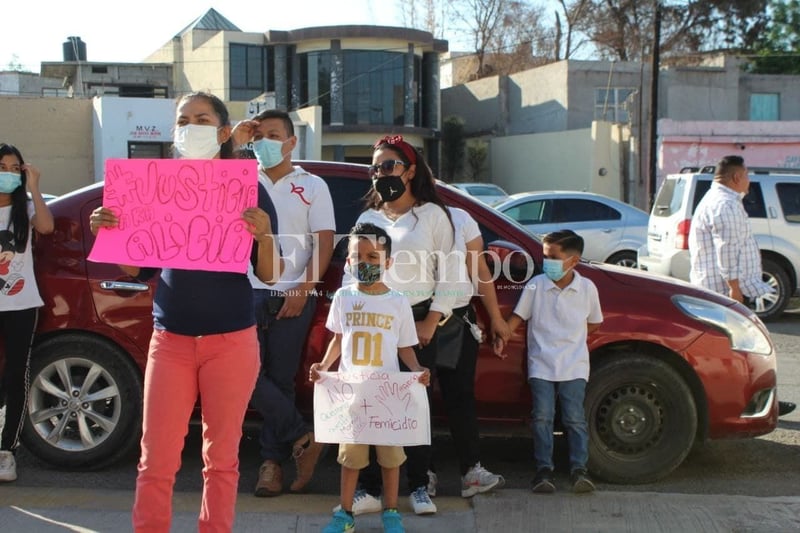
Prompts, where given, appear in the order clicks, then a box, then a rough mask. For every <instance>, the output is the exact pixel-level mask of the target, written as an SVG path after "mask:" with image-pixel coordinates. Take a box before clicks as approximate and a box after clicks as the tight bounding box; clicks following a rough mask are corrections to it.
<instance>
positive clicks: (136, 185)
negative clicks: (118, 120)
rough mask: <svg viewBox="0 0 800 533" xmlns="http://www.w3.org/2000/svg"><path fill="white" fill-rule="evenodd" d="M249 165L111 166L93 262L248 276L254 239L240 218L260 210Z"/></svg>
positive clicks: (129, 162) (143, 162) (163, 162)
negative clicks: (115, 221) (105, 218)
mask: <svg viewBox="0 0 800 533" xmlns="http://www.w3.org/2000/svg"><path fill="white" fill-rule="evenodd" d="M257 176H258V170H257V167H256V162H255V160H246V159H208V160H189V159H109V160H107V161H106V169H105V188H104V192H103V205H104V206H105V207H108V208H109V209H111V210H112V211H114V213H115V214H116V215H117V216H118V217H119V226H118V227H116V228H101V229H100V232H99V233H98V235H97V240H96V241H95V243H94V246H93V247H92V251H91V253H90V254H89V259H91V260H92V261H97V262H104V263H117V264H124V265H133V266H149V267H170V268H181V269H191V270H212V271H224V272H246V271H247V263H248V261H249V258H250V251H251V249H252V246H253V238H252V236H251V235H250V233H249V232H248V231H247V228H246V223H245V222H244V221H243V220H242V218H241V215H242V212H243V211H244V210H245V209H247V208H249V207H255V206H257V205H258V181H257V180H258V178H257Z"/></svg>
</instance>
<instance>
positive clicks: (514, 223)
mask: <svg viewBox="0 0 800 533" xmlns="http://www.w3.org/2000/svg"><path fill="white" fill-rule="evenodd" d="M494 213H496V214H498V215H500V216H501V217H503V218H504V219H505V220H506V222H507V223H508V224H511V225H512V226H514V227H515V228H517V229H520V230H522V231H524V232H525V233H527V234H528V235H532V236H533V238H534V239H536V241H537V242H539V243H540V244H541V242H542V236H541V235H540V234H538V233H534V232H532V231H531V230H529V229H528V228H526V227H525V226H523V225H522V224H520V223H519V222H517V221H516V220H514V219H513V218H511V217H510V216H508V215H507V214H506V213H503V212H502V211H494Z"/></svg>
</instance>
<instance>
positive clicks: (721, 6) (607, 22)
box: [575, 0, 769, 61]
mask: <svg viewBox="0 0 800 533" xmlns="http://www.w3.org/2000/svg"><path fill="white" fill-rule="evenodd" d="M768 1H769V0H647V1H642V0H589V4H590V5H589V6H588V9H586V10H585V11H583V12H582V14H581V17H580V18H579V19H577V20H576V21H575V27H576V29H578V30H580V31H582V32H584V33H585V34H586V35H587V36H589V38H590V39H591V41H592V42H593V43H594V45H595V46H596V48H597V50H598V52H599V54H600V55H601V56H602V57H605V58H613V59H618V60H621V61H635V60H642V59H644V58H646V57H648V56H649V55H650V54H651V53H652V51H651V48H652V28H653V18H654V14H655V6H656V5H657V4H660V6H661V7H660V9H661V19H662V21H661V35H662V39H661V51H662V53H665V54H668V53H673V54H685V53H692V52H699V51H703V50H709V49H712V48H719V47H726V48H731V47H738V48H747V47H749V46H751V45H752V44H753V43H754V42H755V39H756V38H757V36H758V34H759V32H760V31H762V30H763V28H764V26H765V24H766V20H767V14H766V6H767V2H768Z"/></svg>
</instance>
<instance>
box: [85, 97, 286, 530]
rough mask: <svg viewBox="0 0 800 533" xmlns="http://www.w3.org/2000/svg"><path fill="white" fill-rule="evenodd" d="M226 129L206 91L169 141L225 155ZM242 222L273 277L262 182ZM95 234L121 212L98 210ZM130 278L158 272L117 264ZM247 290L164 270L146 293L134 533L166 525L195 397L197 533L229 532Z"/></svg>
mask: <svg viewBox="0 0 800 533" xmlns="http://www.w3.org/2000/svg"><path fill="white" fill-rule="evenodd" d="M230 137H231V125H230V119H229V116H228V111H227V109H226V107H225V105H224V103H223V102H222V101H221V100H220V99H219V98H217V97H216V96H213V95H211V94H208V93H192V94H189V95H186V96H184V97H183V98H181V99H180V100H179V102H178V107H177V117H176V123H175V134H174V145H175V149H176V152H177V155H178V156H179V157H181V158H184V159H230V158H232V157H233V156H232V147H231V141H230ZM242 219H243V220H244V221H245V222H246V223H247V229H248V231H249V232H250V233H251V234H252V235H253V239H254V240H255V242H254V244H253V253H252V255H251V262H252V264H253V268H254V270H255V272H256V275H257V276H258V277H259V279H261V280H262V281H264V282H268V283H273V282H274V281H275V280H276V279H277V278H278V277H279V276H280V273H281V270H282V262H281V260H280V257H279V252H278V248H277V244H276V242H275V237H274V235H276V234H277V229H278V228H277V216H276V214H275V208H274V206H273V205H272V202H271V201H270V199H269V196H268V195H267V192H266V191H265V190H264V189H263V187H260V186H259V191H258V207H253V208H249V209H246V210H245V211H244V212H243V213H242ZM90 224H91V230H92V233H94V234H95V235H96V234H97V232H98V231H99V229H100V228H113V227H115V226H117V225H118V224H119V217H118V216H117V215H115V214H114V213H113V212H112V211H111V210H110V209H108V208H105V207H99V208H97V209H95V211H94V212H93V213H92V214H91V217H90ZM120 268H121V269H122V270H123V271H124V272H125V273H127V274H128V275H130V276H132V277H134V278H135V279H139V280H143V279H148V278H150V277H152V276H153V275H154V274H155V272H156V269H154V268H139V267H133V266H127V265H120ZM252 298H253V291H252V288H251V286H250V282H249V281H248V278H247V275H246V274H243V273H242V274H239V273H231V272H210V271H205V270H182V269H177V268H162V269H161V273H160V278H159V282H158V286H157V289H156V293H155V297H154V299H153V318H154V328H153V336H152V338H151V341H150V349H149V353H148V355H147V366H146V370H145V377H144V404H143V407H144V411H143V417H142V441H141V457H140V460H139V466H138V470H139V474H138V477H137V479H136V499H135V502H134V505H133V517H132V520H133V528H134V530H135V531H163V532H168V531H169V529H170V523H171V515H172V490H173V485H174V483H175V475H176V473H177V471H178V469H179V468H180V462H181V451H182V449H183V443H184V438H185V437H186V434H187V432H188V423H189V418H190V417H191V414H192V410H193V409H194V407H195V404H196V402H197V397H198V395H199V396H200V402H201V409H202V428H203V448H202V449H203V463H204V465H205V466H204V468H203V497H202V502H201V508H200V516H199V521H198V530H199V531H231V530H232V529H233V522H234V517H235V508H236V494H237V487H238V480H239V458H238V455H239V441H240V439H241V435H242V422H243V420H244V415H245V411H246V409H247V404H248V401H249V400H250V395H251V393H252V391H253V387H254V385H255V381H256V376H257V373H258V369H259V355H258V339H257V336H256V329H255V316H254V314H253V303H252Z"/></svg>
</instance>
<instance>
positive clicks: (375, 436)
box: [314, 370, 431, 446]
mask: <svg viewBox="0 0 800 533" xmlns="http://www.w3.org/2000/svg"><path fill="white" fill-rule="evenodd" d="M421 375H422V373H421V372H371V371H366V370H365V371H363V372H348V373H338V372H320V376H321V378H320V379H319V381H317V382H316V383H315V384H314V439H315V440H316V441H318V442H327V443H342V442H354V443H358V444H381V445H386V446H417V445H420V444H430V443H431V426H430V415H429V414H428V396H427V394H426V392H425V386H424V385H422V384H421V383H419V382H418V381H419V377H420V376H421Z"/></svg>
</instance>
